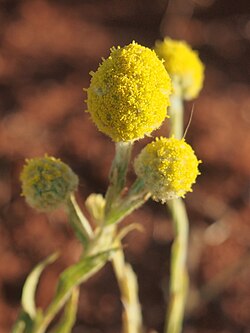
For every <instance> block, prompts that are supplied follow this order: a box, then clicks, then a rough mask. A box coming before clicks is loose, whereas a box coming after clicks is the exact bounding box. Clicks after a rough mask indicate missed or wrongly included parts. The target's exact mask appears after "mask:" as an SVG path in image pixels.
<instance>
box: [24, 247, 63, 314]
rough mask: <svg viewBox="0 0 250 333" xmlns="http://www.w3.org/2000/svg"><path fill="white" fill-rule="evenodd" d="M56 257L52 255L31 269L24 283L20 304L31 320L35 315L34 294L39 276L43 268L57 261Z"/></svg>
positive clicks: (56, 255)
mask: <svg viewBox="0 0 250 333" xmlns="http://www.w3.org/2000/svg"><path fill="white" fill-rule="evenodd" d="M57 257H58V253H54V254H52V255H50V256H49V257H48V258H46V259H45V260H43V261H42V262H41V263H39V264H38V265H37V266H36V267H35V268H34V269H33V271H32V272H31V273H30V274H29V276H28V277H27V279H26V281H25V284H24V286H23V292H22V300H21V302H22V307H23V310H24V311H25V312H26V313H27V314H28V315H29V316H30V318H31V319H34V318H35V317H36V313H37V310H36V305H35V293H36V288H37V284H38V281H39V278H40V275H41V274H42V271H43V270H44V268H45V267H46V266H47V265H49V264H52V263H53V262H54V261H55V260H56V259H57Z"/></svg>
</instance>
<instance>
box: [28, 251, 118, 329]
mask: <svg viewBox="0 0 250 333" xmlns="http://www.w3.org/2000/svg"><path fill="white" fill-rule="evenodd" d="M114 250H115V249H111V250H108V251H105V252H101V253H98V254H96V255H94V256H91V257H85V258H83V259H82V260H80V261H79V262H78V263H76V264H75V265H73V266H71V267H69V268H67V269H66V270H65V271H64V272H63V273H62V274H61V275H60V278H59V282H58V285H57V290H56V294H55V296H54V298H53V301H52V302H51V304H50V305H49V307H48V309H47V310H46V312H45V314H44V317H43V321H42V323H40V324H39V325H38V326H37V327H36V328H35V330H34V333H43V332H45V330H46V328H47V327H48V325H49V324H50V323H51V320H52V319H53V318H54V317H55V315H56V314H57V313H58V312H59V311H60V310H61V308H62V307H63V306H64V304H65V302H67V300H68V298H69V297H70V295H71V293H72V290H73V289H74V288H75V287H77V286H79V285H80V284H81V283H83V282H84V281H86V280H87V279H88V278H90V277H91V276H92V275H94V274H95V273H96V272H97V271H98V270H100V269H101V268H102V267H103V266H104V264H105V263H106V262H107V260H108V259H109V257H110V255H111V253H112V252H113V251H114Z"/></svg>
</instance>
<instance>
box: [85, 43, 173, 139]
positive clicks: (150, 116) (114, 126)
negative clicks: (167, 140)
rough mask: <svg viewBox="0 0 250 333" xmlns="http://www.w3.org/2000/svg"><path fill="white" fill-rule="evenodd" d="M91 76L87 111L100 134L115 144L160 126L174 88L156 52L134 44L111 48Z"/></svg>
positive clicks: (147, 132) (142, 134) (141, 136)
mask: <svg viewBox="0 0 250 333" xmlns="http://www.w3.org/2000/svg"><path fill="white" fill-rule="evenodd" d="M90 74H91V75H92V78H91V84H90V87H89V88H88V89H87V94H88V97H87V105H88V111H89V113H90V115H91V117H92V119H93V121H94V122H95V124H96V125H97V127H98V129H99V130H100V131H101V132H103V133H105V134H107V135H108V136H110V137H111V138H112V139H113V140H114V141H115V142H119V141H131V140H137V139H140V138H143V137H144V136H145V135H149V134H150V133H151V132H152V131H153V130H155V129H157V128H158V127H160V125H161V123H162V122H163V120H164V119H165V117H166V108H167V106H168V105H169V95H170V93H171V89H172V88H171V81H170V77H169V75H168V73H167V72H166V70H165V68H164V65H163V63H162V61H160V60H159V59H158V57H157V56H156V54H155V52H154V51H152V50H150V49H149V48H146V47H144V46H141V45H139V44H137V43H135V42H133V43H131V44H129V45H127V46H125V47H123V48H120V47H118V48H112V49H111V53H110V56H109V57H108V58H107V59H106V60H103V62H102V64H101V65H100V66H99V68H98V69H97V71H96V72H95V73H94V72H91V73H90Z"/></svg>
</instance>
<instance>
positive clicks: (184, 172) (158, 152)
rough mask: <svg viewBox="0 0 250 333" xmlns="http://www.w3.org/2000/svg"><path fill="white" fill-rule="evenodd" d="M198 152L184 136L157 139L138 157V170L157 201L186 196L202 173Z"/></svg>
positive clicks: (136, 166)
mask: <svg viewBox="0 0 250 333" xmlns="http://www.w3.org/2000/svg"><path fill="white" fill-rule="evenodd" d="M199 163H200V161H198V160H197V158H196V156H195V153H194V151H193V149H192V148H191V146H190V145H189V144H187V143H186V142H185V140H184V139H181V140H178V139H175V138H174V137H172V138H163V137H161V138H156V141H154V142H152V143H150V144H148V145H147V146H146V147H145V148H144V149H143V150H142V151H141V153H140V154H139V156H138V157H137V158H136V160H135V165H134V166H135V172H136V174H137V176H138V177H139V178H141V179H142V180H143V181H144V183H145V186H146V188H147V190H148V191H149V192H151V193H152V196H153V199H154V200H156V201H162V202H166V201H167V200H169V199H174V198H178V197H184V196H185V194H186V192H191V191H192V189H191V186H192V184H193V183H195V180H196V177H197V175H198V174H199V170H198V165H199Z"/></svg>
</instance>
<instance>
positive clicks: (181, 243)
mask: <svg viewBox="0 0 250 333" xmlns="http://www.w3.org/2000/svg"><path fill="white" fill-rule="evenodd" d="M174 88H175V92H176V93H175V94H173V95H172V96H171V107H170V110H169V113H170V134H171V135H174V136H175V138H177V139H181V138H182V137H183V101H182V98H181V95H180V94H179V93H178V92H179V91H178V86H177V85H176V84H175V86H174ZM168 207H169V209H170V212H171V215H172V221H173V227H174V230H175V239H174V242H173V245H172V249H171V268H170V290H169V305H168V309H167V316H166V326H165V331H164V332H165V333H180V332H181V331H182V325H183V319H184V313H185V304H186V298H187V291H188V272H187V267H186V258H187V247H188V226H189V221H188V217H187V213H186V208H185V204H184V202H183V200H182V199H180V198H179V199H174V200H171V201H169V202H168Z"/></svg>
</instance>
